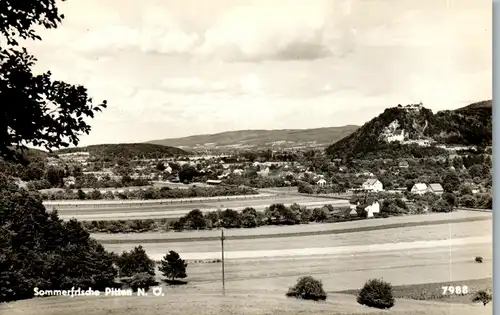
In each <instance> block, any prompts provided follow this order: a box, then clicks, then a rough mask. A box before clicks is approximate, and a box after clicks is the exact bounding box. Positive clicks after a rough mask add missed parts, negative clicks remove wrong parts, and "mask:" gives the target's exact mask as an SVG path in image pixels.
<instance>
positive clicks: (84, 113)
mask: <svg viewBox="0 0 500 315" xmlns="http://www.w3.org/2000/svg"><path fill="white" fill-rule="evenodd" d="M0 15H1V16H2V19H1V21H0V34H1V35H2V36H3V37H4V38H5V39H6V40H7V43H8V45H7V46H3V45H2V46H0V73H2V76H1V77H0V95H1V101H2V104H4V105H3V106H1V109H0V126H1V127H0V156H4V157H7V158H9V159H16V158H19V156H18V155H17V154H16V153H17V150H16V149H25V148H26V146H25V145H26V144H32V145H34V146H38V147H44V148H45V149H47V150H49V151H50V150H51V149H52V148H59V147H67V146H69V145H70V144H73V145H77V144H78V142H79V136H81V135H82V134H88V133H89V132H90V126H89V125H88V124H87V123H86V122H85V118H87V117H89V118H93V117H94V115H95V113H96V112H99V111H101V110H102V109H103V108H106V101H103V102H102V103H101V104H99V105H94V104H93V102H92V99H91V98H89V97H88V95H87V90H86V88H85V87H83V86H79V85H72V84H68V83H65V82H62V81H57V80H53V79H52V78H51V73H50V72H46V73H43V74H37V75H35V74H33V72H32V68H33V66H34V65H35V62H36V59H35V57H33V56H32V55H30V54H29V53H28V51H27V50H26V49H25V48H22V47H19V43H18V38H22V39H28V40H41V38H40V37H39V36H38V35H37V34H36V33H35V30H34V27H35V26H36V25H42V26H44V27H45V28H56V27H57V26H58V25H59V24H60V23H61V20H62V19H63V15H61V14H60V13H59V11H58V9H57V6H56V1H55V0H37V1H34V0H25V1H3V2H2V4H0Z"/></svg>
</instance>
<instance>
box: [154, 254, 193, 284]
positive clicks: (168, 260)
mask: <svg viewBox="0 0 500 315" xmlns="http://www.w3.org/2000/svg"><path fill="white" fill-rule="evenodd" d="M187 265H188V264H187V263H186V262H185V261H184V260H183V259H181V257H180V256H179V254H178V253H177V252H175V251H173V250H171V251H169V252H168V254H166V255H165V256H164V257H163V259H162V260H161V262H160V268H159V270H160V271H161V272H162V274H163V276H165V277H166V278H168V279H171V280H174V279H176V278H177V279H184V278H186V277H187V275H186V267H187Z"/></svg>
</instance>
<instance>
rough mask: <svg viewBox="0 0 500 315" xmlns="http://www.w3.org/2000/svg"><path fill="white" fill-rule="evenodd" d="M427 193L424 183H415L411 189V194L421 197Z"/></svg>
mask: <svg viewBox="0 0 500 315" xmlns="http://www.w3.org/2000/svg"><path fill="white" fill-rule="evenodd" d="M426 192H427V184H425V183H416V184H414V185H413V187H412V188H411V193H412V194H416V195H423V194H425V193H426Z"/></svg>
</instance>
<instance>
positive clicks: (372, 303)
mask: <svg viewBox="0 0 500 315" xmlns="http://www.w3.org/2000/svg"><path fill="white" fill-rule="evenodd" d="M357 301H358V303H359V304H361V305H366V306H369V307H375V308H380V309H388V308H391V307H393V306H394V297H393V294H392V285H391V284H390V283H388V282H385V281H383V280H379V279H370V280H368V281H367V282H366V283H365V285H364V286H363V288H362V289H361V290H360V291H359V293H358V298H357Z"/></svg>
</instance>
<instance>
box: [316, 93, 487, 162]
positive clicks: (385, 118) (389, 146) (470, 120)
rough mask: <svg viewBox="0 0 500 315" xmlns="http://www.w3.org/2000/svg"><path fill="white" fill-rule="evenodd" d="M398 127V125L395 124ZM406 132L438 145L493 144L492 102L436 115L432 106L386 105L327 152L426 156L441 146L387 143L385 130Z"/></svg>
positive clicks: (356, 155) (408, 136) (340, 155)
mask: <svg viewBox="0 0 500 315" xmlns="http://www.w3.org/2000/svg"><path fill="white" fill-rule="evenodd" d="M395 126H396V127H395ZM391 127H392V129H393V130H394V131H396V132H398V131H399V132H400V131H403V130H404V132H405V140H418V139H428V140H433V141H435V144H446V145H459V146H465V145H476V146H490V145H491V144H492V133H493V132H492V106H491V101H483V102H479V103H474V104H471V105H468V106H465V107H462V108H459V109H457V110H444V111H439V112H437V113H436V114H434V113H433V112H432V111H431V110H430V109H427V108H425V107H421V108H420V109H408V108H407V107H405V106H400V107H399V106H398V107H392V108H387V109H386V110H385V111H384V112H383V113H382V114H380V115H379V116H377V117H375V118H373V119H372V120H370V121H369V122H367V123H366V124H364V125H363V126H361V127H360V128H359V129H358V130H356V131H355V132H354V133H352V134H351V135H349V136H347V137H345V138H343V139H341V140H340V141H338V142H335V143H334V144H332V145H330V146H329V147H328V148H327V149H326V153H327V154H328V155H330V156H331V157H334V158H342V159H350V158H358V159H363V158H385V157H423V156H429V155H436V154H440V153H442V152H443V150H442V149H439V148H436V147H434V146H431V147H422V146H418V145H416V144H401V143H398V142H392V143H388V142H387V141H386V140H385V139H384V131H387V130H388V129H391Z"/></svg>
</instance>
